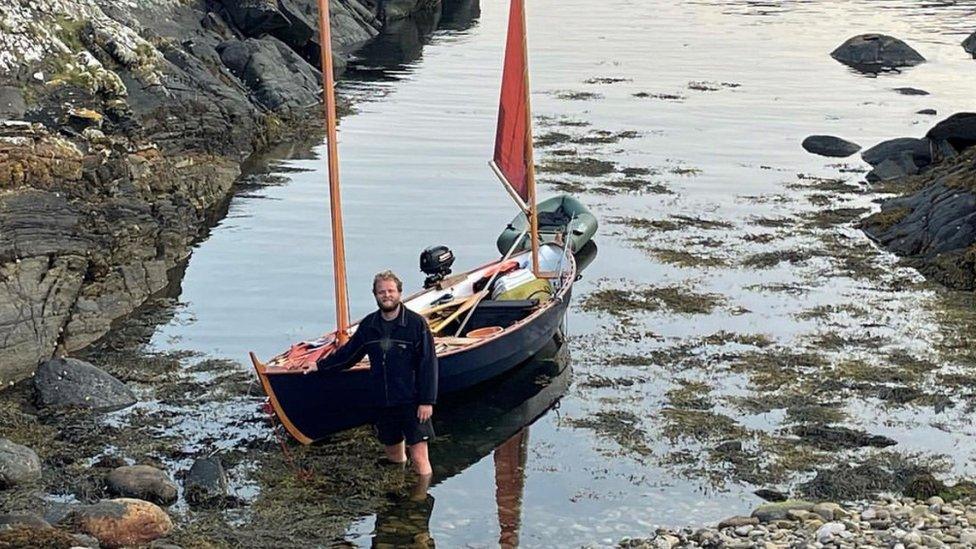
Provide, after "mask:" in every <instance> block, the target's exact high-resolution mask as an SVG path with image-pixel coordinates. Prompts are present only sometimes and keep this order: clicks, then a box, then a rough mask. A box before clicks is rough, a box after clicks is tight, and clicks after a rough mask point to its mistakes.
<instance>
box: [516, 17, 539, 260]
mask: <svg viewBox="0 0 976 549" xmlns="http://www.w3.org/2000/svg"><path fill="white" fill-rule="evenodd" d="M519 5H520V7H521V11H522V58H523V62H522V66H523V67H524V73H525V76H524V80H525V133H526V136H525V158H526V168H527V170H528V171H527V172H526V183H527V186H528V194H529V197H528V198H529V204H528V206H529V211H528V212H527V213H526V215H527V216H528V219H529V235H530V236H529V238H530V239H531V241H532V274H534V275H535V276H539V216H538V209H539V201H538V200H537V199H536V196H535V158H534V157H533V150H534V149H533V145H532V102H531V101H530V100H529V98H530V96H531V94H532V91H531V87H530V86H529V44H528V38H527V35H528V34H529V33H528V27H527V26H526V24H525V2H524V1H523V0H519Z"/></svg>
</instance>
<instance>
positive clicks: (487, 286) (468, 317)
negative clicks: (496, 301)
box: [451, 231, 528, 336]
mask: <svg viewBox="0 0 976 549" xmlns="http://www.w3.org/2000/svg"><path fill="white" fill-rule="evenodd" d="M527 232H528V231H522V234H520V235H519V236H518V238H516V239H515V243H514V244H512V246H511V247H510V248H509V249H508V251H507V252H506V253H505V256H504V257H502V259H501V261H499V262H498V263H505V262H506V261H508V258H510V257H512V252H514V251H515V248H517V247H518V245H519V243H520V242H521V241H522V239H523V238H525V233H527ZM497 277H498V271H495V272H493V273H491V277H490V278H489V279H488V282H487V283H486V284H485V289H484V290H481V291H480V292H478V293H476V294H475V295H473V296H471V297H473V298H477V299H475V300H474V302H473V303H472V304H471V306H470V307H468V308H469V309H470V310H469V311H468V314H467V315H466V316H465V317H464V320H462V321H461V325H460V326H458V329H457V332H455V333H454V335H455V336H460V335H461V332H462V331H463V330H464V327H465V326H467V325H468V321H469V320H471V315H472V314H473V313H474V309H475V307H477V306H478V304H479V303H481V300H482V299H484V297H485V296H486V295H488V290H489V289H490V288H491V283H492V282H494V281H495V278H497ZM465 304H467V302H465ZM462 307H464V305H462ZM455 318H456V317H455ZM451 320H454V319H453V318H452V319H451Z"/></svg>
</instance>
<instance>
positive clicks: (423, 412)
mask: <svg viewBox="0 0 976 549" xmlns="http://www.w3.org/2000/svg"><path fill="white" fill-rule="evenodd" d="M432 415H434V407H433V406H431V405H430V404H421V405H420V406H417V419H419V420H420V422H421V423H423V422H425V421H427V420H428V419H430V416H432Z"/></svg>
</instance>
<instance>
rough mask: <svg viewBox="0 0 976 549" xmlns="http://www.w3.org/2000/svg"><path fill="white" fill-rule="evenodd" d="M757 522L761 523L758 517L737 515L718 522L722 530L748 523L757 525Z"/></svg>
mask: <svg viewBox="0 0 976 549" xmlns="http://www.w3.org/2000/svg"><path fill="white" fill-rule="evenodd" d="M756 524H759V519H758V518H756V517H743V516H738V515H737V516H734V517H729V518H727V519H725V520H723V521H722V522H720V523H718V528H719V530H721V529H723V528H738V527H739V526H746V525H753V526H755V525H756Z"/></svg>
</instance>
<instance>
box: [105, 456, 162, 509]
mask: <svg viewBox="0 0 976 549" xmlns="http://www.w3.org/2000/svg"><path fill="white" fill-rule="evenodd" d="M106 483H107V484H108V489H109V491H110V492H112V493H113V494H115V495H117V496H123V497H130V498H137V499H144V500H147V501H151V502H153V503H158V504H161V505H170V504H172V503H174V502H176V499H177V495H178V492H179V490H178V488H177V486H176V483H174V482H173V481H172V480H170V478H169V477H168V476H167V475H166V473H165V472H163V471H160V470H159V469H157V468H155V467H150V466H148V465H127V466H125V467H118V468H116V469H114V470H112V472H111V473H109V474H108V478H106Z"/></svg>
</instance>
